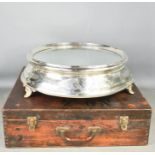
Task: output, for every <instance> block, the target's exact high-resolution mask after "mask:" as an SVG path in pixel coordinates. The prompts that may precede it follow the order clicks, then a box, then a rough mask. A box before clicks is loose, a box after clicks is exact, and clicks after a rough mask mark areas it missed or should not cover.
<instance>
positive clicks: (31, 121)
mask: <svg viewBox="0 0 155 155" xmlns="http://www.w3.org/2000/svg"><path fill="white" fill-rule="evenodd" d="M27 125H28V129H29V131H34V130H35V128H36V125H37V117H36V116H29V117H27Z"/></svg>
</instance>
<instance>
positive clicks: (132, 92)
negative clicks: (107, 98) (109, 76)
mask: <svg viewBox="0 0 155 155" xmlns="http://www.w3.org/2000/svg"><path fill="white" fill-rule="evenodd" d="M127 89H128V92H129V93H130V94H132V95H133V94H134V91H133V84H131V85H129V86H128V88H127Z"/></svg>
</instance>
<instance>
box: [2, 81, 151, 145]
mask: <svg viewBox="0 0 155 155" xmlns="http://www.w3.org/2000/svg"><path fill="white" fill-rule="evenodd" d="M133 90H134V92H135V94H134V95H130V94H129V93H128V92H127V91H125V90H124V91H122V92H120V93H117V94H115V95H112V96H108V97H100V98H93V99H92V98H91V99H67V98H59V97H52V96H47V95H43V94H40V93H34V94H33V95H32V96H31V97H29V98H24V97H23V96H24V88H23V87H22V83H21V81H20V79H18V80H17V82H16V84H15V86H14V88H13V90H12V92H11V94H10V96H9V97H8V100H7V102H6V104H5V106H4V109H3V119H4V131H5V144H6V147H55V146H123V145H124V146H126V145H146V144H147V143H148V136H149V128H150V118H151V107H150V106H149V104H148V103H147V101H146V100H145V99H144V97H143V96H142V95H141V93H140V92H139V90H138V89H137V87H136V86H135V85H134V88H133Z"/></svg>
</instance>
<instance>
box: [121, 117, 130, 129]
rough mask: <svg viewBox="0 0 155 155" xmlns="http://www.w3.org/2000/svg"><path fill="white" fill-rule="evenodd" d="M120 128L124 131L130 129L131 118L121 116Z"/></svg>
mask: <svg viewBox="0 0 155 155" xmlns="http://www.w3.org/2000/svg"><path fill="white" fill-rule="evenodd" d="M119 121H120V127H121V129H122V130H123V131H126V130H127V129H128V124H129V116H120V120H119Z"/></svg>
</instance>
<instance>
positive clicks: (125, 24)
mask: <svg viewBox="0 0 155 155" xmlns="http://www.w3.org/2000/svg"><path fill="white" fill-rule="evenodd" d="M67 41H80V42H95V43H103V44H108V45H112V46H114V47H117V48H120V49H123V50H125V51H126V53H127V55H128V57H129V61H128V66H129V67H130V69H131V71H132V73H133V76H134V78H135V81H136V83H137V84H138V85H139V86H141V87H152V88H153V87H154V88H155V3H0V87H10V86H12V85H13V84H14V82H15V80H16V78H17V76H18V74H19V72H20V70H21V68H22V67H23V66H24V65H25V64H26V55H27V53H28V52H30V51H31V49H33V48H35V47H37V46H40V45H42V44H46V43H52V42H67Z"/></svg>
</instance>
